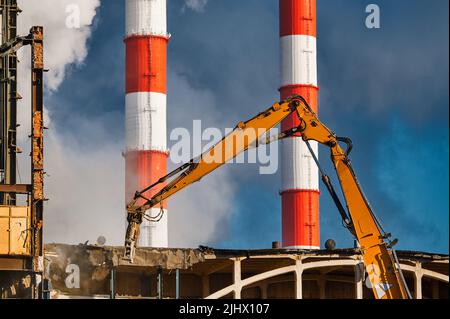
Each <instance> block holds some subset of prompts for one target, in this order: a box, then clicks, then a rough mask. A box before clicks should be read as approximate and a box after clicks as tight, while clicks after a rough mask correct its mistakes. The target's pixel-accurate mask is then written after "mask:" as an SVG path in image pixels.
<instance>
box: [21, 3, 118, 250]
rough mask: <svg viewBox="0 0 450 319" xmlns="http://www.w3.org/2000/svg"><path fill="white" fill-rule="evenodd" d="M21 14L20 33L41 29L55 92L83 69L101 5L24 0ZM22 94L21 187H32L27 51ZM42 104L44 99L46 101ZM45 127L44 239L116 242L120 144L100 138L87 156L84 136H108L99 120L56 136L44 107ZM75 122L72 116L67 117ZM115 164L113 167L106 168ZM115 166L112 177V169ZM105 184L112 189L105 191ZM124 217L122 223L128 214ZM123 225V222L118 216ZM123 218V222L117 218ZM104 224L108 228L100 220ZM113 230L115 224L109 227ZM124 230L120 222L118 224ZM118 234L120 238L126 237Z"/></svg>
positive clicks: (82, 121) (49, 90)
mask: <svg viewBox="0 0 450 319" xmlns="http://www.w3.org/2000/svg"><path fill="white" fill-rule="evenodd" d="M18 5H19V7H20V8H21V9H22V13H21V14H20V15H19V18H18V33H19V34H20V35H27V34H28V32H29V29H30V27H31V26H34V25H39V26H43V27H44V36H45V39H44V49H45V51H44V63H45V68H46V69H49V72H48V73H46V74H45V85H46V92H45V93H46V96H47V97H48V96H49V95H50V94H54V93H55V92H56V91H57V90H58V87H59V86H60V85H61V83H62V82H63V80H64V78H65V76H66V70H67V68H68V67H69V66H70V65H76V66H81V65H82V63H83V61H84V59H85V58H86V56H87V53H88V48H87V41H88V39H89V37H90V36H91V30H92V24H93V21H94V17H95V15H96V9H97V8H98V7H99V6H100V0H40V1H35V0H19V1H18ZM19 60H20V63H19V70H18V71H19V83H18V91H19V93H20V94H21V95H22V97H23V99H22V100H21V101H20V102H19V103H18V104H19V105H18V123H20V124H21V126H20V128H19V130H18V140H19V145H20V147H21V148H22V149H23V153H22V154H20V155H19V156H18V161H19V165H18V166H19V172H20V174H19V176H20V180H19V182H22V183H24V182H29V176H30V170H29V165H30V164H29V163H30V158H29V157H28V156H27V154H28V153H29V150H30V146H29V144H30V140H29V138H28V135H29V133H30V109H29V105H30V89H29V88H30V76H31V74H30V48H29V47H24V48H22V49H21V50H20V51H19ZM44 101H45V100H44ZM45 115H46V116H45V125H46V126H48V127H49V128H50V130H47V131H46V132H45V133H46V142H45V146H46V149H45V167H46V173H47V175H46V176H45V193H46V197H49V198H50V200H49V201H48V202H46V203H45V225H44V231H45V234H44V236H45V241H46V242H50V241H58V242H66V243H78V242H81V241H85V240H87V239H90V240H91V241H92V240H95V238H96V237H97V236H98V235H100V234H103V235H105V236H107V238H108V237H114V235H115V234H114V228H117V225H115V227H113V226H114V225H113V224H114V218H112V219H111V220H110V219H109V218H108V216H107V213H108V212H110V213H113V212H114V210H116V211H117V212H119V213H123V209H120V208H122V207H123V200H121V199H122V197H123V186H122V185H123V176H122V175H123V174H122V171H123V169H120V168H121V167H122V166H123V165H122V159H121V155H120V145H115V144H113V143H111V142H109V141H108V140H107V139H105V140H102V141H95V142H92V143H97V145H96V146H97V147H96V149H95V151H91V152H83V149H82V147H81V145H80V140H79V139H78V136H77V135H79V134H80V132H83V134H90V135H91V136H93V137H95V136H105V135H106V134H102V132H103V131H104V130H105V129H104V128H103V127H102V125H99V124H100V123H90V120H89V119H86V118H80V119H79V121H78V123H79V131H77V132H67V131H57V130H56V127H53V126H52V123H51V118H52V114H51V113H50V112H49V110H48V108H47V105H45ZM67 116H68V117H73V116H74V114H67ZM104 163H111V167H109V166H106V165H104ZM111 169H112V170H113V169H115V171H114V172H113V173H111V171H110V170H111ZM108 185H114V187H112V188H108V187H107V186H108ZM120 217H122V218H123V215H121V216H120ZM118 220H119V219H118ZM120 220H121V219H120ZM101 221H106V222H107V225H108V227H103V226H102V224H101V223H100V222H101ZM109 225H111V227H109ZM119 227H120V229H123V222H122V223H121V224H120V226H119ZM121 235H122V234H120V236H116V237H117V238H119V237H122V236H121Z"/></svg>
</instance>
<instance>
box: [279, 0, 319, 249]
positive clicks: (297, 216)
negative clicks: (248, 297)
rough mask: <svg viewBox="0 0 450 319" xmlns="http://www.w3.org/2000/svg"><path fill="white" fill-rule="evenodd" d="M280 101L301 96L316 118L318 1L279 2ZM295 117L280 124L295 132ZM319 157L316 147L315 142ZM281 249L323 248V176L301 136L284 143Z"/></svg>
mask: <svg viewBox="0 0 450 319" xmlns="http://www.w3.org/2000/svg"><path fill="white" fill-rule="evenodd" d="M279 4H280V50H281V68H280V69H281V87H280V95H281V99H282V100H283V99H285V98H287V97H289V96H291V95H293V94H298V95H301V96H303V97H304V98H305V99H306V101H307V102H308V103H309V105H310V106H311V107H312V108H313V110H314V112H316V114H317V95H318V90H319V88H318V86H317V46H316V0H280V2H279ZM299 124H300V123H299V122H298V117H297V116H296V115H295V114H292V115H291V116H290V117H289V118H287V119H285V120H284V121H283V122H282V123H281V130H282V131H285V130H288V129H291V128H293V127H297V126H298V125H299ZM311 146H312V148H313V150H314V153H315V154H316V155H318V145H317V142H311ZM280 162H281V176H282V177H281V178H282V188H281V205H282V236H283V238H282V239H283V247H292V248H301V249H319V248H320V234H319V173H318V168H317V166H316V164H315V163H314V160H313V158H312V156H311V154H310V153H309V150H308V148H307V146H306V144H305V143H304V142H303V141H302V139H301V137H300V136H293V137H289V138H286V139H284V140H283V141H282V143H281V161H280Z"/></svg>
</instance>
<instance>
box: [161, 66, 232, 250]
mask: <svg viewBox="0 0 450 319" xmlns="http://www.w3.org/2000/svg"><path fill="white" fill-rule="evenodd" d="M168 76H169V79H168V83H169V87H168V92H169V99H168V111H167V112H168V128H169V130H168V131H169V132H170V130H171V129H174V128H177V127H183V128H186V129H187V130H188V131H189V132H192V121H193V120H196V119H201V124H202V128H203V129H205V128H207V127H217V128H224V127H225V126H224V125H225V123H224V122H225V121H224V119H223V117H222V116H221V114H222V112H220V109H219V108H218V105H217V102H216V98H215V95H214V94H213V93H212V92H211V91H210V90H208V89H206V88H196V87H194V86H193V85H192V84H191V83H190V82H189V80H188V78H187V77H185V76H183V75H181V74H179V73H177V72H176V71H171V72H169V74H168ZM174 110H176V112H174ZM228 124H230V123H228ZM172 143H173V141H172V142H171V141H168V144H169V146H170V145H171V144H172ZM178 165H180V164H173V163H169V170H171V169H174V168H175V167H177V166H178ZM233 180H234V179H233V177H232V176H231V174H230V171H229V169H227V167H226V166H225V167H221V168H219V169H218V170H217V171H215V172H213V173H211V174H210V175H208V176H205V177H204V178H203V179H202V180H201V181H200V182H198V183H194V184H193V185H192V186H190V187H188V188H187V189H185V190H182V191H180V192H179V193H177V194H176V195H175V196H173V197H172V198H171V199H170V200H169V203H168V204H169V210H168V218H169V244H170V246H172V247H195V246H198V245H200V244H201V245H205V244H208V243H211V242H213V241H217V240H220V239H221V238H222V236H224V235H225V229H226V228H227V226H228V224H229V223H230V220H231V218H232V216H233V212H234V211H233V209H234V207H233V202H235V195H236V194H235V190H236V185H234V182H233Z"/></svg>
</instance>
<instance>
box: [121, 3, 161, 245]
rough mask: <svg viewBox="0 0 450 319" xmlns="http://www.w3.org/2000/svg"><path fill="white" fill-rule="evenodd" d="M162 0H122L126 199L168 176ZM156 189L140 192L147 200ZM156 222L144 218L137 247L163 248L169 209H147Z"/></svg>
mask: <svg viewBox="0 0 450 319" xmlns="http://www.w3.org/2000/svg"><path fill="white" fill-rule="evenodd" d="M168 41H169V35H168V33H167V19H166V0H126V37H125V45H126V98H125V100H126V102H125V130H126V150H125V199H126V202H127V203H128V202H129V201H130V200H131V199H132V198H133V195H134V193H135V192H136V191H139V190H142V189H144V188H145V187H147V186H149V185H150V184H152V183H154V182H155V181H157V180H158V179H159V178H160V177H161V176H164V175H166V174H167V157H168V151H167V133H166V64H167V43H168ZM163 186H164V185H162V186H160V187H159V188H156V189H153V190H151V191H148V192H147V193H145V194H144V195H145V196H146V197H147V198H149V197H151V196H152V195H153V194H154V193H155V192H157V191H158V190H160V189H161V187H163ZM161 209H163V211H164V215H163V218H162V219H161V220H160V221H159V222H149V221H147V220H144V222H143V223H142V224H141V228H140V236H139V243H138V244H139V246H142V247H167V246H168V229H167V228H168V225H167V207H166V205H165V203H164V205H163V207H162V208H159V207H158V208H152V209H151V210H150V211H149V212H147V213H148V214H149V215H151V216H157V215H158V214H159V213H160V211H161Z"/></svg>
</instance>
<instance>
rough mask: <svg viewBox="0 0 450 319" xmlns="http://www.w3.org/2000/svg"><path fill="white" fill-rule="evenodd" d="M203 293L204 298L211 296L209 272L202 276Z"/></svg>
mask: <svg viewBox="0 0 450 319" xmlns="http://www.w3.org/2000/svg"><path fill="white" fill-rule="evenodd" d="M202 294H203V298H206V297H208V296H209V275H207V274H205V275H203V276H202Z"/></svg>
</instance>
